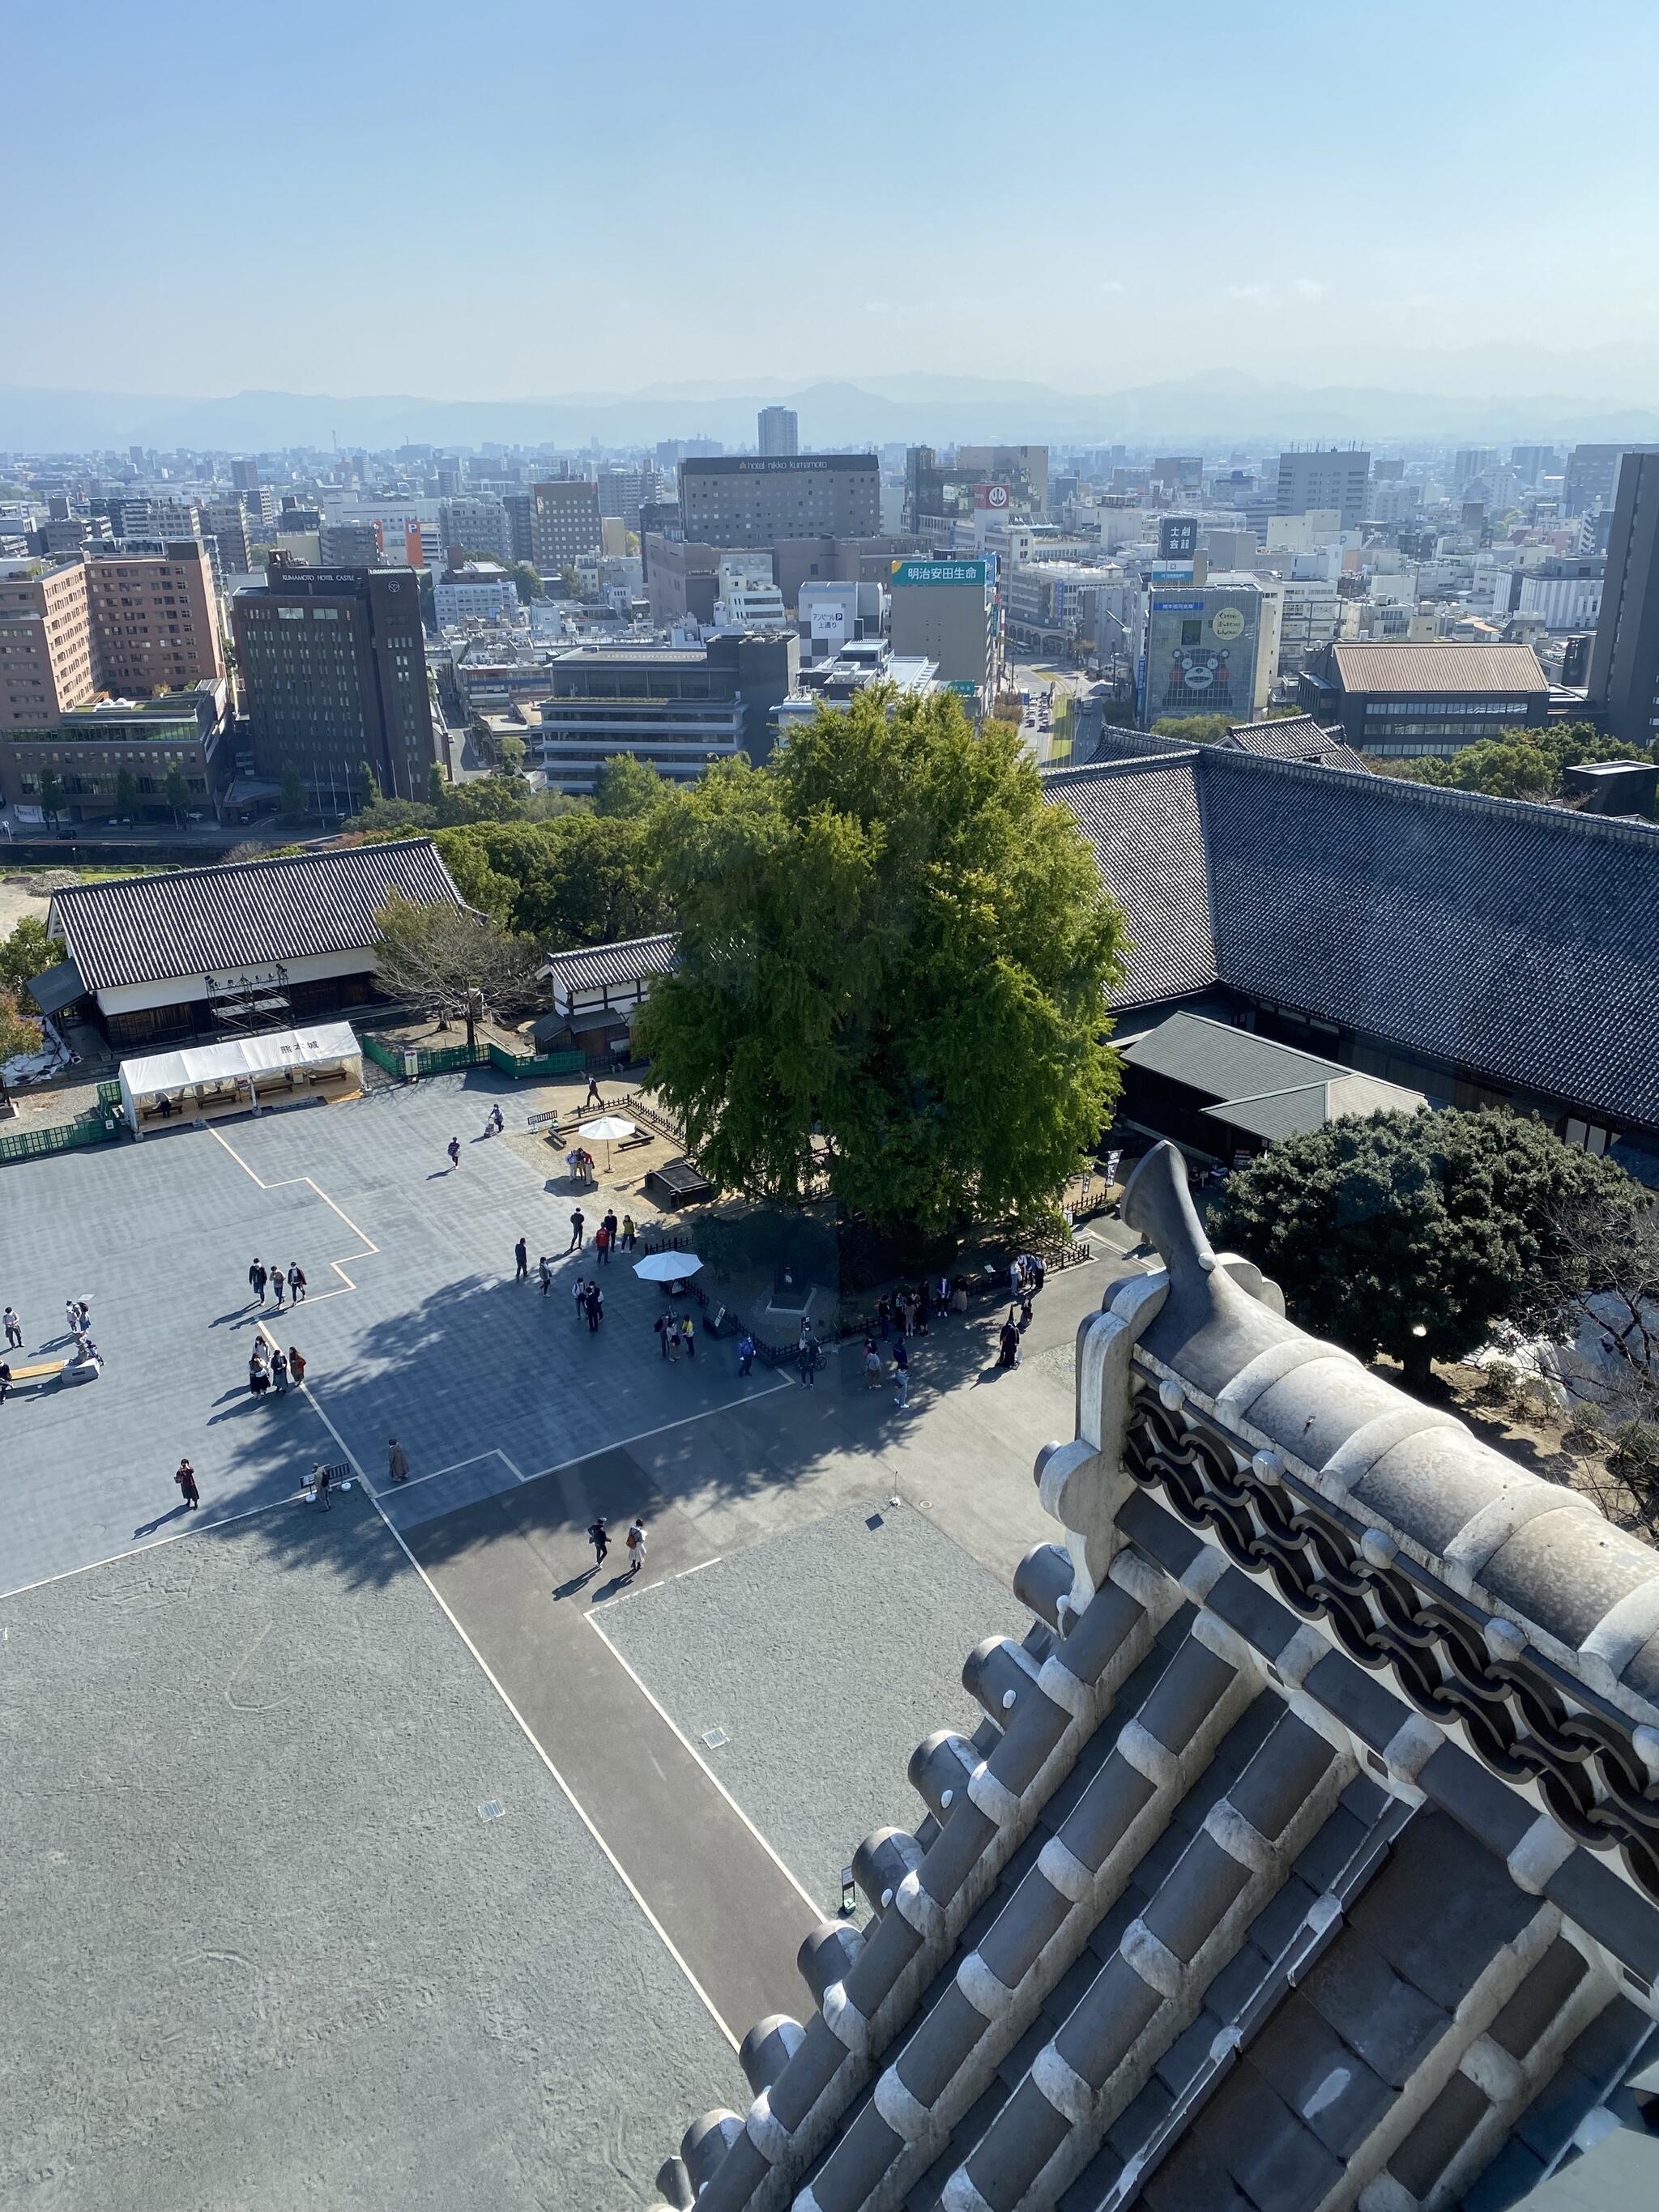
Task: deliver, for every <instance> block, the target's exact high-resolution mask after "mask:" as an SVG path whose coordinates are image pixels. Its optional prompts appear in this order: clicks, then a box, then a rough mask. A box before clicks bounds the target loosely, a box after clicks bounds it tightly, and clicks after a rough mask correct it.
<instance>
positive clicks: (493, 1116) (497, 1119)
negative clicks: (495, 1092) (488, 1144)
mask: <svg viewBox="0 0 1659 2212" xmlns="http://www.w3.org/2000/svg"><path fill="white" fill-rule="evenodd" d="M505 1127H507V1124H506V1123H505V1122H504V1121H502V1119H501V1102H500V1100H499V1099H498V1100H497V1101H496V1103H495V1105H493V1106H492V1107H491V1108H490V1109H489V1113H488V1114H487V1115H485V1117H484V1131H483V1133H484V1134H485V1136H486V1137H499V1136H500V1135H501V1131H502V1130H503V1129H504V1128H505Z"/></svg>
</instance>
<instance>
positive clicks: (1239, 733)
mask: <svg viewBox="0 0 1659 2212" xmlns="http://www.w3.org/2000/svg"><path fill="white" fill-rule="evenodd" d="M1220 742H1221V743H1222V744H1224V745H1225V746H1227V747H1229V748H1230V749H1231V750H1232V751H1234V752H1238V753H1259V754H1261V755H1262V756H1263V757H1266V758H1267V759H1269V760H1299V761H1319V762H1322V763H1323V764H1324V765H1325V766H1326V767H1327V768H1346V769H1353V770H1355V771H1356V772H1357V773H1358V775H1370V773H1371V771H1370V768H1369V766H1368V765H1367V764H1366V762H1365V758H1364V755H1363V754H1361V753H1357V752H1355V751H1354V750H1353V749H1352V746H1350V745H1346V744H1343V742H1342V732H1340V730H1327V729H1325V728H1323V727H1322V726H1321V725H1320V724H1319V723H1318V722H1316V721H1315V720H1314V718H1313V716H1312V715H1311V714H1281V715H1279V716H1278V717H1277V718H1276V719H1275V720H1273V721H1271V722H1235V723H1234V724H1233V726H1232V727H1231V729H1230V730H1229V731H1228V732H1227V734H1226V736H1225V738H1222V739H1221V741H1220Z"/></svg>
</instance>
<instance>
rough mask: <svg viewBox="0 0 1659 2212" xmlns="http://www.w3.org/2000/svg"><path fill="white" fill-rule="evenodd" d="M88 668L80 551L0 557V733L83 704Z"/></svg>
mask: <svg viewBox="0 0 1659 2212" xmlns="http://www.w3.org/2000/svg"><path fill="white" fill-rule="evenodd" d="M93 671H94V659H93V636H92V610H91V607H90V605H88V596H87V568H86V562H85V561H84V560H83V559H82V557H81V556H80V555H79V554H67V555H64V556H61V557H60V558H58V559H57V560H53V561H45V562H42V561H35V560H21V561H18V560H12V561H0V731H3V732H8V733H9V732H12V731H14V730H16V729H19V728H29V729H33V728H37V727H40V726H42V725H45V724H50V723H53V722H58V721H61V720H62V719H63V717H64V715H65V714H68V713H70V711H71V710H72V709H73V708H76V707H84V706H85V705H87V703H88V702H89V701H90V699H91V697H92V695H93V692H94V690H95V689H96V683H95V679H94V672H93Z"/></svg>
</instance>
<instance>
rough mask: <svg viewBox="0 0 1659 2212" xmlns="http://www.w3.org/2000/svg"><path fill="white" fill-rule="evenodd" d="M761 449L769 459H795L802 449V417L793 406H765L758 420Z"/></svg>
mask: <svg viewBox="0 0 1659 2212" xmlns="http://www.w3.org/2000/svg"><path fill="white" fill-rule="evenodd" d="M756 427H757V429H758V431H759V433H760V450H761V452H762V453H763V454H765V455H766V456H767V457H768V459H782V458H785V457H787V458H790V459H793V457H794V455H795V454H797V453H799V451H800V417H799V415H797V414H796V412H795V410H794V409H793V407H763V408H762V409H761V411H760V414H759V416H758V418H757V426H756Z"/></svg>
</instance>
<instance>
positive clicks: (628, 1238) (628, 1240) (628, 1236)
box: [622, 1213, 635, 1252]
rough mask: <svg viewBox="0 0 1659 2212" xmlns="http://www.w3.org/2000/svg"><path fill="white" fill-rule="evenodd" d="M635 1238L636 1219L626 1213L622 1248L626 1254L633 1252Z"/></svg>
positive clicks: (623, 1221) (624, 1215)
mask: <svg viewBox="0 0 1659 2212" xmlns="http://www.w3.org/2000/svg"><path fill="white" fill-rule="evenodd" d="M634 1236H635V1231H634V1217H633V1215H632V1214H631V1213H624V1214H623V1218H622V1248H623V1251H624V1252H631V1251H632V1250H633V1249H634Z"/></svg>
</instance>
